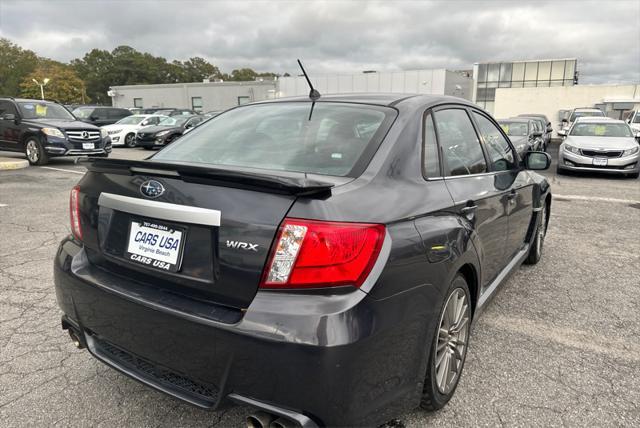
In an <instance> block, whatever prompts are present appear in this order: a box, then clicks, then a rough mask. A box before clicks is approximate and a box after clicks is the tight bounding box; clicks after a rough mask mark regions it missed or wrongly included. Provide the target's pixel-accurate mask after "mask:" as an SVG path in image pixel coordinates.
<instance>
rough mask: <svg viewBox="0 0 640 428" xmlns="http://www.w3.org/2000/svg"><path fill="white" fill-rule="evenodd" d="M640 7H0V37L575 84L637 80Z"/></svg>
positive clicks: (61, 54) (285, 64) (270, 64)
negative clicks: (535, 65) (574, 64)
mask: <svg viewBox="0 0 640 428" xmlns="http://www.w3.org/2000/svg"><path fill="white" fill-rule="evenodd" d="M638 22H640V2H637V1H633V0H632V1H617V2H604V1H597V2H584V1H581V2H578V1H565V2H552V1H549V2H544V1H535V2H530V3H522V2H502V1H485V2H482V1H477V2H469V1H449V2H428V3H427V2H361V1H343V2H338V1H330V2H307V1H305V2H302V1H300V2H285V1H269V2H263V1H245V2H241V1H236V2H204V1H203V2H197V1H180V2H178V1H175V2H172V1H153V2H147V1H93V2H85V1H64V0H60V1H56V2H51V1H49V2H35V1H29V2H24V1H21V2H14V1H7V0H0V36H2V37H7V38H9V39H11V40H12V41H13V42H15V43H18V44H19V45H21V46H23V47H25V48H28V49H32V50H34V51H36V52H37V53H38V54H40V55H43V56H47V57H50V58H53V59H57V60H61V61H69V60H71V59H73V58H77V57H81V56H82V55H84V53H85V52H87V51H89V50H91V49H93V48H99V49H108V50H112V49H113V48H115V47H116V46H119V45H129V46H132V47H134V48H135V49H138V50H140V51H145V52H150V53H152V54H154V55H159V56H163V57H165V58H167V59H169V60H173V59H180V60H184V59H187V58H189V57H192V56H202V57H205V58H207V59H208V60H210V61H211V62H213V63H214V64H216V65H218V66H219V67H220V68H221V69H222V70H223V71H227V72H229V71H231V70H232V69H234V68H240V67H251V68H253V69H255V70H258V71H274V72H279V73H283V72H290V73H296V72H297V70H296V67H295V59H296V58H298V57H300V58H303V59H304V62H305V64H306V65H307V67H308V68H309V70H310V71H312V72H313V73H322V72H336V71H344V72H349V71H360V70H365V69H376V70H401V69H405V70H406V69H418V68H441V67H448V68H470V67H471V65H472V64H473V63H474V62H479V61H497V60H518V59H549V58H564V57H576V58H578V69H579V70H580V74H581V82H582V83H604V82H611V83H619V82H638V81H640V44H639V43H638V40H640V26H639V25H638Z"/></svg>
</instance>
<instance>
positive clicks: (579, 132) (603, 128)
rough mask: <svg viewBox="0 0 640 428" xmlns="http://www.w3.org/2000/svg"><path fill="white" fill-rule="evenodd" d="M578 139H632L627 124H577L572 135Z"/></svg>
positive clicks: (572, 130)
mask: <svg viewBox="0 0 640 428" xmlns="http://www.w3.org/2000/svg"><path fill="white" fill-rule="evenodd" d="M570 135H573V136H576V137H632V135H631V129H630V128H629V126H628V125H627V124H626V123H576V124H575V125H574V126H573V128H572V129H571V134H570Z"/></svg>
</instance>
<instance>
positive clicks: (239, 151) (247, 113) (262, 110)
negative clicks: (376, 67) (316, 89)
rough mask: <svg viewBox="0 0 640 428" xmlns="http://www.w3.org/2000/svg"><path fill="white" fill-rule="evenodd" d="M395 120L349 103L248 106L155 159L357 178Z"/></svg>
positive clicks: (389, 112)
mask: <svg viewBox="0 0 640 428" xmlns="http://www.w3.org/2000/svg"><path fill="white" fill-rule="evenodd" d="M311 113H312V114H311ZM395 115H396V113H395V110H393V109H391V108H387V107H379V106H368V105H356V104H347V103H330V102H318V103H316V104H315V106H314V108H313V112H311V103H309V102H289V103H269V104H258V105H249V106H245V107H239V108H236V109H233V110H229V111H228V112H225V113H224V114H221V115H219V116H216V117H215V118H213V119H211V120H209V121H208V122H207V123H205V124H203V125H202V126H200V127H198V129H197V130H196V131H194V132H191V133H189V134H187V135H185V136H184V137H182V138H181V139H180V140H178V141H176V142H175V143H173V144H172V145H171V146H168V147H167V148H165V149H164V150H162V151H161V152H159V153H158V154H157V155H156V156H154V157H153V160H157V161H162V162H170V161H178V162H189V163H194V164H207V165H222V166H238V167H248V168H264V169H271V170H282V171H297V172H306V173H314V174H324V175H337V176H356V175H358V174H359V172H360V171H359V170H361V169H364V167H365V166H366V165H367V164H368V163H369V161H370V159H371V157H372V156H373V153H375V150H376V149H377V147H378V145H379V143H380V141H381V140H382V137H383V136H384V135H385V134H386V131H387V130H388V129H389V126H390V125H391V123H392V122H393V119H394V118H395ZM309 116H311V118H309Z"/></svg>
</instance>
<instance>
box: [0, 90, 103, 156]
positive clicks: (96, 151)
mask: <svg viewBox="0 0 640 428" xmlns="http://www.w3.org/2000/svg"><path fill="white" fill-rule="evenodd" d="M0 150H8V151H12V152H23V153H24V154H25V155H26V156H27V159H28V160H29V163H31V164H32V165H43V164H46V163H47V162H48V160H49V158H50V157H53V156H80V155H93V156H101V157H107V156H109V153H110V152H111V140H110V139H109V137H108V136H107V133H106V131H102V130H100V128H98V127H97V126H94V125H90V124H87V123H84V122H81V121H79V120H77V119H76V118H75V117H74V116H73V115H72V114H71V113H69V111H68V110H67V109H66V108H64V107H63V106H62V105H60V104H57V103H54V102H51V101H40V100H29V99H17V98H6V97H3V98H0Z"/></svg>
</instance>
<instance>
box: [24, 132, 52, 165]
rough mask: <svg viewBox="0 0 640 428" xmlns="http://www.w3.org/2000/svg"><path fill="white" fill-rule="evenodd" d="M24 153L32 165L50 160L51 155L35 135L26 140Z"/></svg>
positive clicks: (42, 163)
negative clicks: (48, 154)
mask: <svg viewBox="0 0 640 428" xmlns="http://www.w3.org/2000/svg"><path fill="white" fill-rule="evenodd" d="M24 154H25V155H26V156H27V160H28V161H29V163H30V164H31V165H44V164H46V163H48V162H49V156H47V153H46V152H45V151H44V147H42V143H40V141H38V139H37V138H35V137H30V138H29V139H28V140H27V141H25V143H24Z"/></svg>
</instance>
